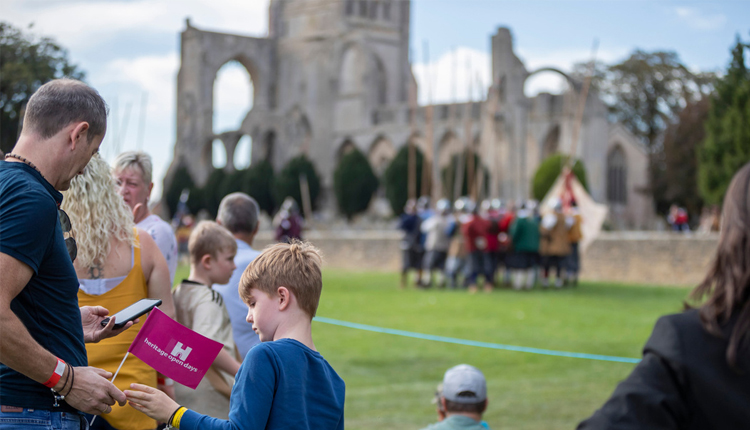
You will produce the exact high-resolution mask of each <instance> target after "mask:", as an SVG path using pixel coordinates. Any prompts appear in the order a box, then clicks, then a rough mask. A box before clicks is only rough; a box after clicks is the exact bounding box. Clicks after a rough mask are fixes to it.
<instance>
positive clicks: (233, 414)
mask: <svg viewBox="0 0 750 430" xmlns="http://www.w3.org/2000/svg"><path fill="white" fill-rule="evenodd" d="M320 266H321V258H320V254H319V252H318V250H317V249H315V248H314V247H313V246H312V245H309V244H307V243H304V242H296V241H294V242H292V243H290V244H286V243H280V244H276V245H272V246H270V247H268V248H266V249H265V250H264V251H263V253H262V254H261V255H260V256H258V257H257V258H256V259H255V260H254V261H253V262H252V263H250V265H249V266H248V268H247V269H246V270H245V273H244V274H243V275H242V280H241V281H240V287H239V288H240V296H241V297H242V299H243V300H244V301H245V302H246V303H247V305H248V307H249V308H250V310H249V312H248V314H247V322H248V323H251V324H252V325H253V330H254V331H255V332H256V333H258V336H259V337H260V340H261V343H260V344H258V345H256V346H255V347H253V348H252V349H251V350H250V352H248V354H247V355H246V356H245V359H244V361H243V362H242V366H241V367H240V371H239V372H238V373H237V382H236V383H235V385H234V388H233V390H232V398H231V400H230V411H229V420H228V421H225V420H220V419H216V418H211V417H208V416H205V415H201V414H199V413H197V412H195V411H193V410H190V409H187V408H185V407H184V406H180V405H178V404H177V403H175V402H174V401H172V399H170V398H169V397H167V396H166V395H163V393H161V392H160V391H158V390H155V389H153V388H151V387H147V386H145V385H139V384H133V385H132V389H131V390H126V391H125V395H126V396H127V397H128V400H129V402H130V404H131V405H132V406H133V407H134V408H136V409H137V410H139V411H141V412H143V413H145V414H146V415H148V416H150V417H152V418H154V419H157V420H160V421H162V422H167V423H168V424H170V425H172V426H173V427H178V428H180V429H183V430H194V429H196V430H197V429H208V430H213V429H240V430H252V429H276V428H289V429H326V430H327V429H336V430H343V428H344V391H345V387H344V381H343V380H342V379H341V378H340V377H339V376H338V375H337V374H336V372H335V371H334V370H333V368H332V367H331V366H330V365H329V364H328V362H327V361H326V360H325V359H324V358H323V356H322V355H321V354H320V353H319V352H317V351H316V350H315V345H314V344H313V341H312V332H311V328H312V318H313V317H314V316H315V312H316V310H317V308H318V302H319V300H320V293H321V290H322V288H323V281H322V277H321V272H320Z"/></svg>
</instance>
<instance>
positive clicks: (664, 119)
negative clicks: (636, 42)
mask: <svg viewBox="0 0 750 430" xmlns="http://www.w3.org/2000/svg"><path fill="white" fill-rule="evenodd" d="M587 71H588V65H587V64H584V63H581V64H577V65H576V66H575V67H574V71H573V76H575V77H576V78H578V79H579V80H582V79H583V77H584V76H585V75H586V73H587ZM713 81H714V74H713V73H693V72H691V71H690V70H688V68H687V67H686V66H685V65H684V64H682V62H681V60H680V57H679V56H678V55H677V53H675V52H663V51H657V52H645V51H641V50H639V49H637V50H635V51H633V53H632V54H630V57H628V58H627V59H626V60H625V61H623V62H621V63H619V64H614V65H610V66H608V67H607V66H604V65H603V64H602V63H597V64H595V67H594V73H593V75H592V87H593V88H594V89H595V90H597V91H598V92H599V93H600V94H601V95H602V98H603V99H604V101H605V102H606V103H607V104H608V105H609V108H610V115H611V117H612V119H613V120H615V121H619V122H621V123H622V124H623V125H624V126H625V127H626V128H627V129H628V130H630V132H631V133H633V134H634V135H635V136H637V137H639V138H640V139H641V140H642V141H643V142H644V143H645V144H646V146H647V147H648V148H653V147H654V146H655V145H657V144H658V136H659V135H660V134H661V133H662V132H663V131H664V130H665V129H666V128H667V126H668V125H669V124H670V123H671V121H672V120H673V119H674V118H675V117H676V115H677V114H678V113H679V112H680V111H682V109H683V108H684V107H685V106H686V105H687V104H688V103H690V102H695V101H697V100H699V99H701V98H703V97H704V96H706V95H708V94H710V92H711V90H712V88H713V86H712V85H713Z"/></svg>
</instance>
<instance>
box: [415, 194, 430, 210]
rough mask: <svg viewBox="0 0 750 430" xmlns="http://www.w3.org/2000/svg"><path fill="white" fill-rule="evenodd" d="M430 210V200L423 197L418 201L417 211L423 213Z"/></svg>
mask: <svg viewBox="0 0 750 430" xmlns="http://www.w3.org/2000/svg"><path fill="white" fill-rule="evenodd" d="M429 208H430V198H429V197H428V196H422V197H420V198H419V199H418V200H417V210H420V211H423V210H425V209H429Z"/></svg>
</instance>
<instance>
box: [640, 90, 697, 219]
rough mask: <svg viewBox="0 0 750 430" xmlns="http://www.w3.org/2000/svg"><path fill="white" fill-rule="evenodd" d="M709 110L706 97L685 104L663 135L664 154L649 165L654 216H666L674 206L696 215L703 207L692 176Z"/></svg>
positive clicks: (653, 159)
mask: <svg viewBox="0 0 750 430" xmlns="http://www.w3.org/2000/svg"><path fill="white" fill-rule="evenodd" d="M709 106H710V98H709V97H705V98H703V99H701V100H699V101H697V102H694V103H689V104H688V105H687V106H686V107H685V109H683V110H682V112H680V114H679V116H678V118H677V122H675V123H673V124H671V125H670V126H669V127H667V130H666V131H665V133H664V142H663V148H664V150H663V151H661V152H660V153H656V154H654V156H653V158H652V162H651V169H652V173H651V177H652V183H651V190H652V192H653V196H654V200H655V202H656V210H657V212H660V213H666V212H667V211H668V210H669V206H670V205H671V204H673V203H674V204H677V205H679V206H682V207H685V208H686V209H687V210H688V213H696V214H697V213H699V212H700V209H701V207H702V206H703V199H702V198H701V197H700V194H699V192H698V178H697V176H696V174H695V172H696V171H697V170H698V151H699V148H700V147H701V144H702V142H703V140H704V138H705V128H704V126H705V122H706V120H707V119H708V109H709Z"/></svg>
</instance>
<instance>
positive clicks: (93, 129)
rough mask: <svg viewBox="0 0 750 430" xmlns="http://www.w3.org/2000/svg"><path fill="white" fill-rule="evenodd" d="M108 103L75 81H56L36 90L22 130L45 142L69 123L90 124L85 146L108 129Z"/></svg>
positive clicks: (28, 106) (91, 89) (30, 100)
mask: <svg viewBox="0 0 750 430" xmlns="http://www.w3.org/2000/svg"><path fill="white" fill-rule="evenodd" d="M107 113H108V108H107V103H105V102H104V99H103V98H102V97H101V96H100V95H99V93H98V92H97V91H96V90H95V89H93V88H91V87H89V86H88V85H86V84H84V83H83V82H81V81H78V80H75V79H68V78H65V79H55V80H52V81H49V82H47V83H46V84H44V85H42V86H41V87H39V89H38V90H36V92H35V93H34V94H33V95H32V96H31V98H30V99H29V102H28V104H27V105H26V113H25V114H24V118H23V128H24V129H25V130H27V131H29V132H33V133H37V134H39V135H40V136H41V137H42V138H44V139H48V138H50V137H52V136H54V135H55V134H57V133H58V132H59V131H60V130H62V129H63V128H65V127H66V126H68V125H69V124H71V123H73V122H77V121H86V122H88V123H89V129H88V135H87V136H88V139H87V140H88V143H91V142H93V140H94V137H96V136H104V133H105V131H106V130H107Z"/></svg>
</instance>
